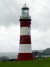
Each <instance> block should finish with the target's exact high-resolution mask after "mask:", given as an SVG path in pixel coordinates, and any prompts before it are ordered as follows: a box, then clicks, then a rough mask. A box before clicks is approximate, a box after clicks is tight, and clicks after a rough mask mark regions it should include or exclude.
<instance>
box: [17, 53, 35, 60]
mask: <svg viewBox="0 0 50 67" xmlns="http://www.w3.org/2000/svg"><path fill="white" fill-rule="evenodd" d="M33 59H34V58H33V54H32V53H19V54H18V58H17V61H29V60H33Z"/></svg>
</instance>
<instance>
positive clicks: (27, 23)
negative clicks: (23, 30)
mask: <svg viewBox="0 0 50 67" xmlns="http://www.w3.org/2000/svg"><path fill="white" fill-rule="evenodd" d="M30 24H31V22H30V21H29V20H22V21H20V27H30Z"/></svg>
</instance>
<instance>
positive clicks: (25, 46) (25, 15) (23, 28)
mask: <svg viewBox="0 0 50 67" xmlns="http://www.w3.org/2000/svg"><path fill="white" fill-rule="evenodd" d="M19 21H20V45H19V53H18V58H17V61H29V60H33V55H32V48H31V34H30V30H31V17H30V16H29V8H28V7H27V6H26V4H25V5H24V6H23V7H22V14H21V16H20V19H19Z"/></svg>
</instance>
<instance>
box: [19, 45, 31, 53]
mask: <svg viewBox="0 0 50 67" xmlns="http://www.w3.org/2000/svg"><path fill="white" fill-rule="evenodd" d="M19 53H32V49H31V44H20V46H19Z"/></svg>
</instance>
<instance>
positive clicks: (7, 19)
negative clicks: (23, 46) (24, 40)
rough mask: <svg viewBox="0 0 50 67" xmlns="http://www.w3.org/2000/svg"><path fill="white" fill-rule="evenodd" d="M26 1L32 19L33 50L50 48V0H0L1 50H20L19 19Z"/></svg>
mask: <svg viewBox="0 0 50 67" xmlns="http://www.w3.org/2000/svg"><path fill="white" fill-rule="evenodd" d="M25 3H26V4H27V6H28V7H29V14H30V16H31V19H32V21H31V41H32V44H31V46H32V50H44V49H46V48H50V0H0V52H18V51H19V39H20V22H19V19H20V15H21V8H22V7H23V6H24V4H25Z"/></svg>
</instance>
